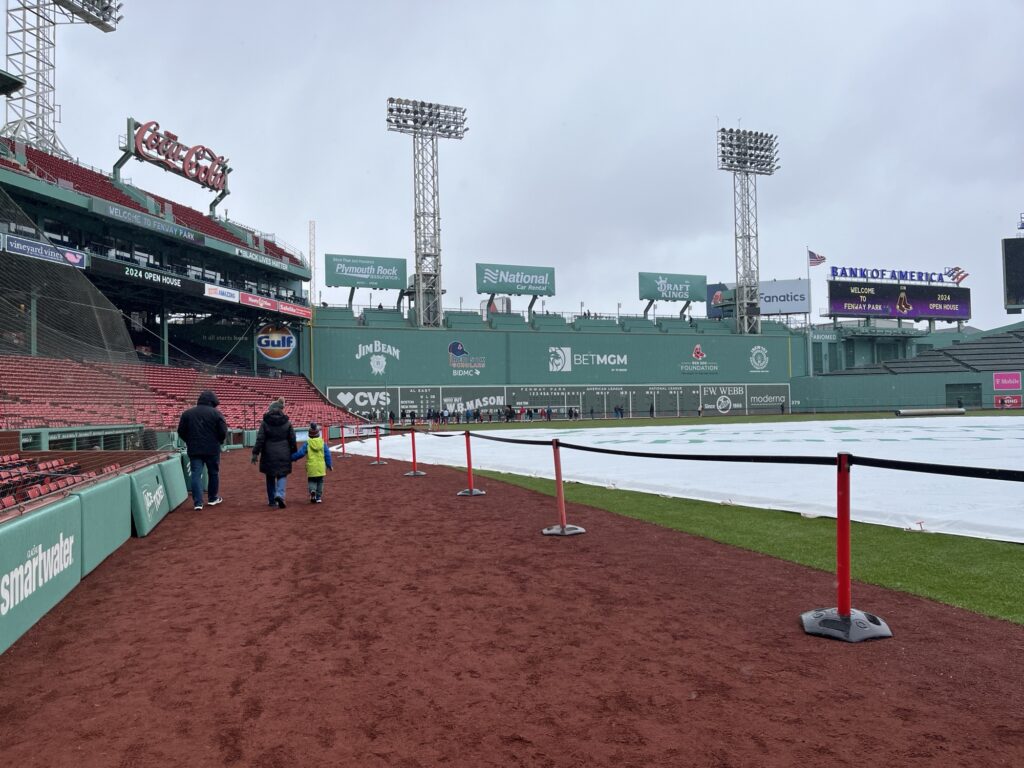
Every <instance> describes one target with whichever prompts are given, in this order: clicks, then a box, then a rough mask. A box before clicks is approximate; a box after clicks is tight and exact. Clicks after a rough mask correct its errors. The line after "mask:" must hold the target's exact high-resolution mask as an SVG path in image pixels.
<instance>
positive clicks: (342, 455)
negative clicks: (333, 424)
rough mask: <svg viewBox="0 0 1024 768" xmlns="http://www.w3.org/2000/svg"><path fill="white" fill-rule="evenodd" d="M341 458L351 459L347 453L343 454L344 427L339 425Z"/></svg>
mask: <svg viewBox="0 0 1024 768" xmlns="http://www.w3.org/2000/svg"><path fill="white" fill-rule="evenodd" d="M341 458H343V459H350V458H352V457H351V456H349V455H348V453H346V452H345V425H344V424H342V425H341Z"/></svg>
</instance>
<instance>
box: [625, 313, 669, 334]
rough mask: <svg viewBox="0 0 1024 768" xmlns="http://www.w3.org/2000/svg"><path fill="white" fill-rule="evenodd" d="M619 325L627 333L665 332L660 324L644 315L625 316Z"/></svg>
mask: <svg viewBox="0 0 1024 768" xmlns="http://www.w3.org/2000/svg"><path fill="white" fill-rule="evenodd" d="M619 326H620V327H621V328H622V330H623V331H624V332H625V333H664V331H663V330H662V329H661V327H660V326H658V325H657V324H656V323H654V322H652V321H651V320H647V319H646V318H643V317H623V318H622V319H621V320H619Z"/></svg>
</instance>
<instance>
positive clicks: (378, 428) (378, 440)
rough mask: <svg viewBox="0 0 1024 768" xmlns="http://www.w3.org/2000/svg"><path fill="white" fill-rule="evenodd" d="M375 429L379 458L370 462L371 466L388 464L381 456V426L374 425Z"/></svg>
mask: <svg viewBox="0 0 1024 768" xmlns="http://www.w3.org/2000/svg"><path fill="white" fill-rule="evenodd" d="M373 431H374V432H375V433H376V437H377V460H376V461H371V462H370V466H371V467H373V466H380V465H382V464H387V462H386V461H384V459H382V458H381V457H380V427H379V426H376V427H374V428H373Z"/></svg>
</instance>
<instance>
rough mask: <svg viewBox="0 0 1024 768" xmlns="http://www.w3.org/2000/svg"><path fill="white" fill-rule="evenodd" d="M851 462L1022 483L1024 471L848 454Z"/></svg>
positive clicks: (865, 465) (880, 467)
mask: <svg viewBox="0 0 1024 768" xmlns="http://www.w3.org/2000/svg"><path fill="white" fill-rule="evenodd" d="M850 463H851V464H860V465H861V466H864V467H877V468H879V469H900V470H903V471H905V472H924V473H926V474H931V475H951V476H953V477H976V478H980V479H982V480H1009V481H1011V482H1016V483H1024V471H1022V470H1019V469H995V468H990V467H954V466H950V465H948V464H928V463H924V462H919V461H900V460H897V459H872V458H870V457H868V456H850Z"/></svg>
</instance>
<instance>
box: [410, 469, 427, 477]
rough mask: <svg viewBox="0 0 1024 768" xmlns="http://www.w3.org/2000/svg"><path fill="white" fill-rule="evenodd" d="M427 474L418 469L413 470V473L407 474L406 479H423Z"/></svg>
mask: <svg viewBox="0 0 1024 768" xmlns="http://www.w3.org/2000/svg"><path fill="white" fill-rule="evenodd" d="M425 474H427V473H426V472H424V471H423V470H422V469H416V470H413V471H412V472H406V473H405V476H406V477H423V476H424V475H425Z"/></svg>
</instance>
